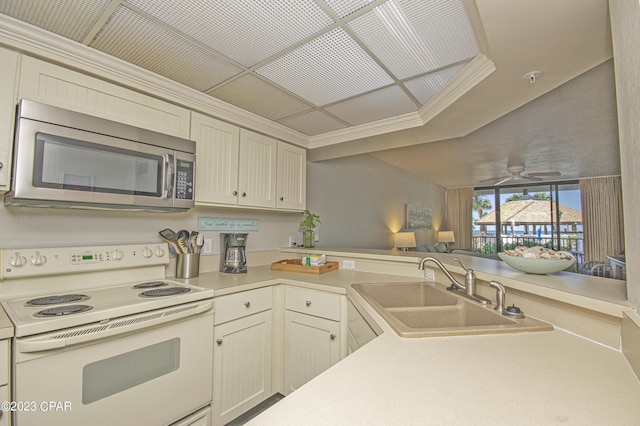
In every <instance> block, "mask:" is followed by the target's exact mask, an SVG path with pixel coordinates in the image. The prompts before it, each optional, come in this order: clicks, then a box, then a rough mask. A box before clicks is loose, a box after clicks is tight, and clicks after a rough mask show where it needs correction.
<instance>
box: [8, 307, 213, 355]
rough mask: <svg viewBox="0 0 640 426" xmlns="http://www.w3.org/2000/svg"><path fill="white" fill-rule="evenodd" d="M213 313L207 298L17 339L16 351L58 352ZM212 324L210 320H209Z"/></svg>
mask: <svg viewBox="0 0 640 426" xmlns="http://www.w3.org/2000/svg"><path fill="white" fill-rule="evenodd" d="M210 311H213V300H212V299H208V300H204V301H200V302H197V303H189V304H185V305H178V306H172V307H170V308H164V309H159V310H156V311H150V312H144V313H141V314H136V315H129V316H126V317H122V318H116V319H113V320H106V321H103V322H99V323H95V324H91V325H86V326H81V327H76V328H71V329H65V330H61V331H56V332H52V333H47V334H44V335H37V336H33V337H24V338H17V339H16V350H17V351H18V352H19V353H28V352H42V351H48V350H52V349H61V348H66V347H68V346H72V345H77V344H78V343H87V342H91V341H94V340H100V339H104V338H106V337H112V336H117V335H120V334H125V333H131V332H133V331H138V330H142V329H145V328H149V327H155V326H157V325H159V324H165V323H168V322H173V321H178V320H181V319H184V318H188V317H192V316H195V315H201V314H205V313H207V312H210ZM212 324H213V321H212Z"/></svg>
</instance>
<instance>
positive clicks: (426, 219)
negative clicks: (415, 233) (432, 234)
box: [406, 204, 433, 229]
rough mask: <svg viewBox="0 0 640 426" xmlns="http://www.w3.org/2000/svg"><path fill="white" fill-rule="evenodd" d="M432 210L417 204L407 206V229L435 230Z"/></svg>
mask: <svg viewBox="0 0 640 426" xmlns="http://www.w3.org/2000/svg"><path fill="white" fill-rule="evenodd" d="M431 219H432V217H431V209H430V208H428V207H424V206H418V205H415V204H407V223H406V229H433V226H432V223H431Z"/></svg>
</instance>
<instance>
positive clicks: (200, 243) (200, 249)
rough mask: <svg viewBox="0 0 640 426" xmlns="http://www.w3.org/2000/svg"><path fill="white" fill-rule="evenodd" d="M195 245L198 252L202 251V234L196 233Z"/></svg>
mask: <svg viewBox="0 0 640 426" xmlns="http://www.w3.org/2000/svg"><path fill="white" fill-rule="evenodd" d="M196 245H197V246H198V253H200V252H202V246H203V245H204V235H203V234H198V236H197V237H196Z"/></svg>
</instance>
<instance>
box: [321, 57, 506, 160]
mask: <svg viewBox="0 0 640 426" xmlns="http://www.w3.org/2000/svg"><path fill="white" fill-rule="evenodd" d="M495 70H496V66H495V64H494V63H493V61H491V60H490V59H489V58H487V57H486V56H485V55H483V54H478V55H477V56H476V57H475V58H473V59H472V60H471V61H470V62H469V63H468V64H467V65H466V66H465V67H464V68H463V69H462V71H460V72H459V73H458V74H457V75H456V76H455V77H454V78H452V79H451V81H450V82H449V83H448V84H447V85H446V86H445V87H444V88H443V89H442V90H441V91H439V92H438V93H436V94H435V96H433V97H432V98H431V99H430V100H429V102H427V103H426V104H424V105H423V106H422V108H420V109H419V110H418V112H412V113H409V114H404V115H399V116H397V117H391V118H388V119H384V120H378V121H374V122H372V123H367V124H362V125H360V126H354V127H349V128H348V129H342V130H336V131H334V132H329V133H324V134H321V135H318V136H314V137H312V138H311V143H310V144H309V148H310V149H313V148H322V147H325V146H329V145H335V144H338V143H342V142H348V141H352V140H356V139H362V138H366V137H370V136H376V135H380V134H385V133H391V132H395V131H398V130H405V129H409V128H412V127H420V126H424V125H425V124H426V123H428V122H429V121H431V120H432V119H433V118H434V117H436V116H437V115H438V114H440V113H441V112H442V111H444V110H445V109H446V108H447V107H449V106H450V105H451V104H453V103H454V102H455V101H457V100H458V99H460V98H461V97H462V96H463V95H464V94H465V93H467V92H468V91H469V90H471V89H472V88H473V87H475V86H476V85H477V84H478V83H480V82H481V81H482V80H484V79H485V78H486V77H488V76H489V75H490V74H491V73H493V72H494V71H495Z"/></svg>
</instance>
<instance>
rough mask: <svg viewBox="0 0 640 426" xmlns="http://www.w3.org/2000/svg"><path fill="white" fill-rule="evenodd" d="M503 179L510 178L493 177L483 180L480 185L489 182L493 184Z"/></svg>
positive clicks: (508, 177) (509, 177) (507, 177)
mask: <svg viewBox="0 0 640 426" xmlns="http://www.w3.org/2000/svg"><path fill="white" fill-rule="evenodd" d="M503 179H507V180H508V179H511V176H500V177H494V178H491V179H485V180H481V181H480V183H489V182H495V181H500V180H503Z"/></svg>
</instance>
